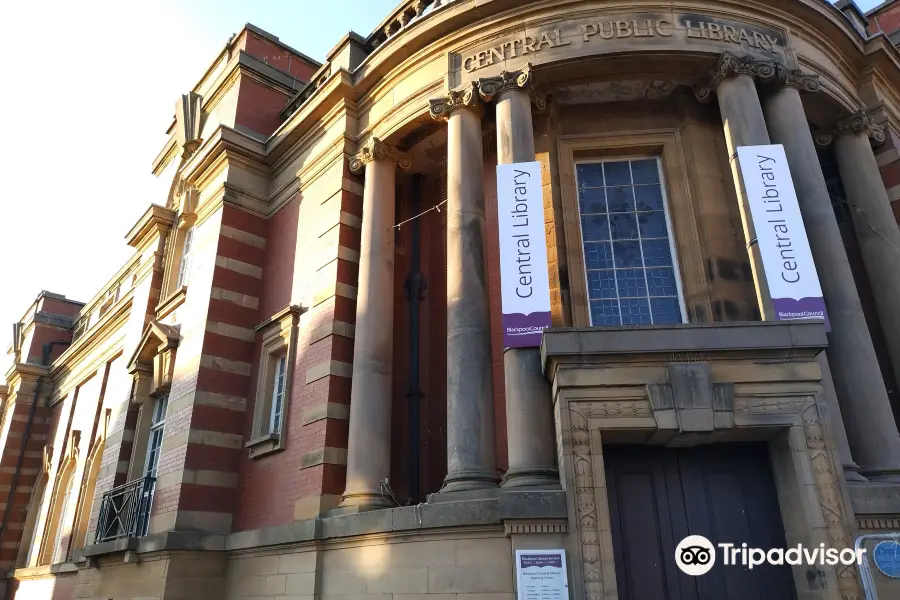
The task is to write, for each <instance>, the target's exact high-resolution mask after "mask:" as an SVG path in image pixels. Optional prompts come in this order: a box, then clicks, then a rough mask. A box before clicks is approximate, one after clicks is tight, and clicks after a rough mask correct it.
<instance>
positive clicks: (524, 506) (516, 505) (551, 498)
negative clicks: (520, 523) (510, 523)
mask: <svg viewBox="0 0 900 600" xmlns="http://www.w3.org/2000/svg"><path fill="white" fill-rule="evenodd" d="M568 517H569V512H568V507H567V506H566V493H565V492H563V491H559V490H554V491H547V492H526V491H521V492H503V493H501V494H500V518H501V519H503V520H506V519H568Z"/></svg>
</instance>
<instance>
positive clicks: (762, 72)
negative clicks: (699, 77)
mask: <svg viewBox="0 0 900 600" xmlns="http://www.w3.org/2000/svg"><path fill="white" fill-rule="evenodd" d="M779 67H780V65H779V63H777V62H776V61H774V60H771V59H763V58H757V57H755V56H752V55H750V54H734V53H733V52H723V53H722V55H721V56H719V62H718V63H716V67H715V69H713V70H712V73H711V74H710V80H709V83H708V84H707V85H706V87H702V88H697V89H695V90H694V95H695V96H696V97H697V100H699V101H700V102H709V101H710V100H712V97H713V95H714V94H715V92H716V88H717V87H719V84H720V83H722V82H723V81H725V80H726V79H730V78H732V77H738V76H740V75H747V76H749V77H752V78H753V79H754V80H756V82H757V83H769V82H771V81H774V80H775V78H776V77H777V75H778V71H779Z"/></svg>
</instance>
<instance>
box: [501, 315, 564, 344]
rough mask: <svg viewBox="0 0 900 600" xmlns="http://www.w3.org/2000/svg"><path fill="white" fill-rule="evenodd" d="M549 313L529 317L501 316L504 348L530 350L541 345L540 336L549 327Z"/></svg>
mask: <svg viewBox="0 0 900 600" xmlns="http://www.w3.org/2000/svg"><path fill="white" fill-rule="evenodd" d="M551 324H552V323H551V321H550V313H549V312H536V313H531V314H529V315H523V314H522V313H512V314H505V313H504V315H503V345H504V346H505V347H506V348H530V347H533V346H540V345H541V334H542V333H543V331H544V329H547V328H548V327H550V326H551Z"/></svg>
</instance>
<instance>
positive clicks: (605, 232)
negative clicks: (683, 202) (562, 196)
mask: <svg viewBox="0 0 900 600" xmlns="http://www.w3.org/2000/svg"><path fill="white" fill-rule="evenodd" d="M575 173H576V180H577V186H578V208H579V212H580V216H581V239H582V247H583V250H584V263H585V270H586V273H585V275H586V280H587V293H588V300H589V303H590V316H591V323H592V325H595V326H610V325H641V324H662V323H682V322H683V321H684V320H685V318H684V307H683V302H682V298H681V290H680V282H679V275H678V266H677V263H676V261H675V252H674V248H673V246H672V239H671V235H670V225H669V215H668V212H667V207H666V200H665V190H664V186H663V181H662V173H661V170H660V164H659V160H658V159H657V158H641V159H635V160H603V161H593V162H583V163H579V164H577V165H576V167H575Z"/></svg>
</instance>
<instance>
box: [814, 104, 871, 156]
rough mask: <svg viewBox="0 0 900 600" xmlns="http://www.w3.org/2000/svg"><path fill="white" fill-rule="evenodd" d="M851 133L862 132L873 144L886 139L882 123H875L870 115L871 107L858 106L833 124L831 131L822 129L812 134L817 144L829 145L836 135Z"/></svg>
mask: <svg viewBox="0 0 900 600" xmlns="http://www.w3.org/2000/svg"><path fill="white" fill-rule="evenodd" d="M852 133H864V134H866V136H868V138H869V139H870V140H871V141H872V143H874V144H881V143H883V142H884V140H885V139H886V134H885V133H884V125H882V124H880V123H877V122H876V121H875V118H874V117H873V116H872V109H867V108H862V107H861V108H860V109H859V110H857V111H856V112H855V113H853V114H852V115H850V116H849V117H847V118H845V119H842V120H840V121H838V122H837V124H835V126H834V129H833V130H831V131H828V130H823V131H819V132H816V133H815V134H813V140H814V141H815V143H816V145H817V146H822V147H825V146H829V145H831V143H832V142H833V141H834V140H835V139H837V138H838V137H840V136H842V135H846V134H852Z"/></svg>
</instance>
